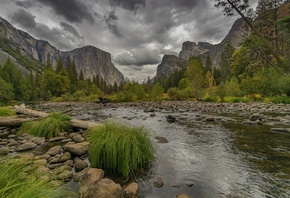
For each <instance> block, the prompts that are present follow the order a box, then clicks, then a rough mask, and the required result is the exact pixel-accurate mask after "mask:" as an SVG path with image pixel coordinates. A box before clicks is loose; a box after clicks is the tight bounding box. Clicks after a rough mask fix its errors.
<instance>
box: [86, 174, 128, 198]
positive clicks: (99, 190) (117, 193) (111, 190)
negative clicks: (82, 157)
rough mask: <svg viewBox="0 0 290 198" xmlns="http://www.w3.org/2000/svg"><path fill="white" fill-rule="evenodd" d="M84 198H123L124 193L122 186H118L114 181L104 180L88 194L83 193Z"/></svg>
mask: <svg viewBox="0 0 290 198" xmlns="http://www.w3.org/2000/svg"><path fill="white" fill-rule="evenodd" d="M81 197H83V198H91V197H98V198H122V197H123V191H122V188H121V186H120V184H116V183H115V182H114V181H113V180H111V179H108V178H103V179H101V180H100V181H98V182H97V183H95V184H94V185H92V186H89V190H88V191H86V193H81Z"/></svg>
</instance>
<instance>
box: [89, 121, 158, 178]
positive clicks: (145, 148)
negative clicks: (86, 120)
mask: <svg viewBox="0 0 290 198" xmlns="http://www.w3.org/2000/svg"><path fill="white" fill-rule="evenodd" d="M87 140H88V141H89V142H90V146H89V156H90V161H91V165H92V166H93V167H99V168H103V169H105V170H106V171H108V172H111V173H119V174H121V175H122V176H123V177H125V178H127V179H129V178H136V177H137V176H138V175H139V174H140V173H142V171H143V170H144V169H146V167H147V166H148V165H149V164H150V162H152V161H153V160H154V158H155V150H154V148H153V145H152V142H151V140H150V138H149V137H148V133H147V131H146V130H145V129H144V128H143V127H140V128H135V127H130V126H128V125H125V124H119V123H115V122H105V123H104V124H103V125H102V126H97V127H93V128H91V129H90V130H88V132H87Z"/></svg>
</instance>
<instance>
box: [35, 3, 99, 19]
mask: <svg viewBox="0 0 290 198" xmlns="http://www.w3.org/2000/svg"><path fill="white" fill-rule="evenodd" d="M38 2H39V3H42V4H43V5H46V6H50V7H51V8H52V9H53V10H54V11H55V13H57V14H58V15H60V16H63V17H64V18H65V19H67V20H68V21H69V22H76V23H81V22H82V21H83V20H84V19H86V20H87V21H89V22H90V23H93V22H94V21H95V20H94V18H93V17H92V15H91V13H90V12H89V10H88V8H87V6H86V5H85V4H83V3H82V2H81V1H80V0H65V1H64V0H38Z"/></svg>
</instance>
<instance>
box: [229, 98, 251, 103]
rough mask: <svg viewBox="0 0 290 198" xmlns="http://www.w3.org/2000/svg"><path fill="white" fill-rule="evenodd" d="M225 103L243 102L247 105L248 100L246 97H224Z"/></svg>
mask: <svg viewBox="0 0 290 198" xmlns="http://www.w3.org/2000/svg"><path fill="white" fill-rule="evenodd" d="M225 102H233V103H238V102H243V103H248V102H249V99H248V98H246V97H225Z"/></svg>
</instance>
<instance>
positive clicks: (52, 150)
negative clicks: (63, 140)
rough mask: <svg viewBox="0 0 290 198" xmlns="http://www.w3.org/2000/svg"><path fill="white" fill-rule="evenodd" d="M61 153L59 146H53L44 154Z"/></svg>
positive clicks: (53, 154)
mask: <svg viewBox="0 0 290 198" xmlns="http://www.w3.org/2000/svg"><path fill="white" fill-rule="evenodd" d="M60 153H61V146H54V147H51V148H50V149H49V150H48V151H47V152H46V154H47V155H50V156H55V155H57V154H60Z"/></svg>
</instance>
